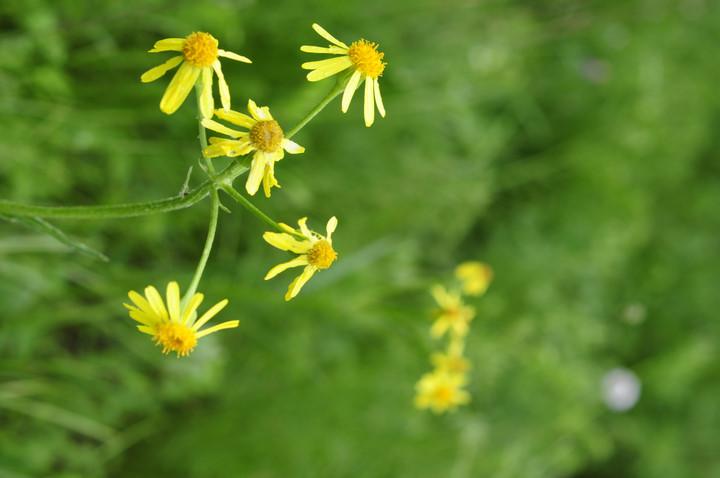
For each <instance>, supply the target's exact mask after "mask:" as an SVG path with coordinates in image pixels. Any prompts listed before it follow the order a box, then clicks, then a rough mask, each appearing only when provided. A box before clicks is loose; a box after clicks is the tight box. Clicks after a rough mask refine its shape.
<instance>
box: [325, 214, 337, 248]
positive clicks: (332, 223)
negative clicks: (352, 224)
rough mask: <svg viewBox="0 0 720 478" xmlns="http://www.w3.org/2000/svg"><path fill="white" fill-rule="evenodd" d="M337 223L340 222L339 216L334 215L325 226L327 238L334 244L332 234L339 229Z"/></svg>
mask: <svg viewBox="0 0 720 478" xmlns="http://www.w3.org/2000/svg"><path fill="white" fill-rule="evenodd" d="M337 224H338V220H337V217H335V216H333V217H331V218H330V219H329V220H328V222H327V225H326V226H325V232H326V233H327V236H326V237H325V238H326V239H327V240H328V242H329V243H331V244H332V235H333V232H335V229H337Z"/></svg>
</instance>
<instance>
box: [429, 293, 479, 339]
mask: <svg viewBox="0 0 720 478" xmlns="http://www.w3.org/2000/svg"><path fill="white" fill-rule="evenodd" d="M430 292H431V293H432V296H433V298H434V299H435V302H437V305H438V308H437V309H436V310H435V312H434V314H433V315H434V319H435V322H434V323H433V325H432V328H431V329H430V333H431V334H432V335H433V337H442V336H443V335H444V334H445V332H447V331H448V330H450V331H451V332H452V333H453V334H454V335H456V336H464V335H465V334H466V333H467V331H468V325H469V323H470V321H471V320H472V319H473V318H474V317H475V309H474V308H473V307H471V306H469V305H465V304H464V303H463V301H462V298H461V297H460V294H458V293H454V292H449V291H448V290H447V289H446V288H445V287H443V286H441V285H434V286H433V287H432V289H431V290H430Z"/></svg>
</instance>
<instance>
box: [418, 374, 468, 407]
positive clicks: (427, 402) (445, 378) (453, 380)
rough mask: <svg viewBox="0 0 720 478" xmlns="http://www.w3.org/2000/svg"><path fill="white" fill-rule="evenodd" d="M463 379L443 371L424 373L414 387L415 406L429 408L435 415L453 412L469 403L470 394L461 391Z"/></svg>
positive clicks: (460, 376) (463, 383)
mask: <svg viewBox="0 0 720 478" xmlns="http://www.w3.org/2000/svg"><path fill="white" fill-rule="evenodd" d="M463 385H465V378H464V377H463V376H462V375H457V374H449V373H447V372H444V371H434V372H431V373H426V374H425V375H423V376H422V378H421V379H420V381H419V382H418V383H417V384H416V385H415V389H416V392H417V393H416V395H415V406H416V407H418V408H420V409H425V408H430V409H431V410H432V411H433V412H435V413H444V412H446V411H448V410H453V409H455V408H457V407H458V406H459V405H465V404H466V403H468V402H469V401H470V394H469V393H468V392H467V391H465V390H462V387H463Z"/></svg>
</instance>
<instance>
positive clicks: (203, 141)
mask: <svg viewBox="0 0 720 478" xmlns="http://www.w3.org/2000/svg"><path fill="white" fill-rule="evenodd" d="M200 84H201V83H200V82H198V83H197V84H196V85H195V96H196V97H197V110H198V117H197V120H198V141H199V142H200V154H201V155H202V157H203V160H204V161H205V166H206V167H207V172H208V175H210V179H211V181H212V184H211V185H210V225H209V226H208V232H207V237H206V238H205V247H203V252H202V255H201V256H200V261H199V262H198V265H197V267H196V268H195V275H194V276H193V278H192V281H191V282H190V287H188V290H187V292H185V296H184V297H183V307H184V306H185V305H186V304H187V302H188V301H189V300H190V298H191V297H192V296H193V295H195V292H196V291H197V288H198V285H199V284H200V279H202V276H203V272H205V266H206V265H207V261H208V259H209V258H210V251H212V247H213V243H214V242H215V232H216V231H217V223H218V216H219V211H220V198H219V197H218V192H217V184H218V182H217V181H218V180H217V178H215V177H214V176H215V168H214V167H213V164H212V161H210V159H209V158H206V157H205V154H203V151H205V148H207V146H208V143H207V133H206V132H205V127H204V126H203V125H202V117H203V116H202V109H201V108H200V91H201V86H200Z"/></svg>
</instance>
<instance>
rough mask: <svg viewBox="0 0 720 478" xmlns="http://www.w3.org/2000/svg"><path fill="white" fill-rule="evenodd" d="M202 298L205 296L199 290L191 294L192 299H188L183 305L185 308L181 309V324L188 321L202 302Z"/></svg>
mask: <svg viewBox="0 0 720 478" xmlns="http://www.w3.org/2000/svg"><path fill="white" fill-rule="evenodd" d="M203 299H205V296H204V295H202V294H201V293H199V292H198V293H197V294H195V295H194V296H192V299H190V302H188V304H187V305H186V306H185V310H183V313H182V317H181V318H180V321H181V322H182V323H183V324H187V323H188V321H190V320H191V318H192V316H193V314H194V313H195V311H196V310H197V308H198V307H200V304H202V301H203Z"/></svg>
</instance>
